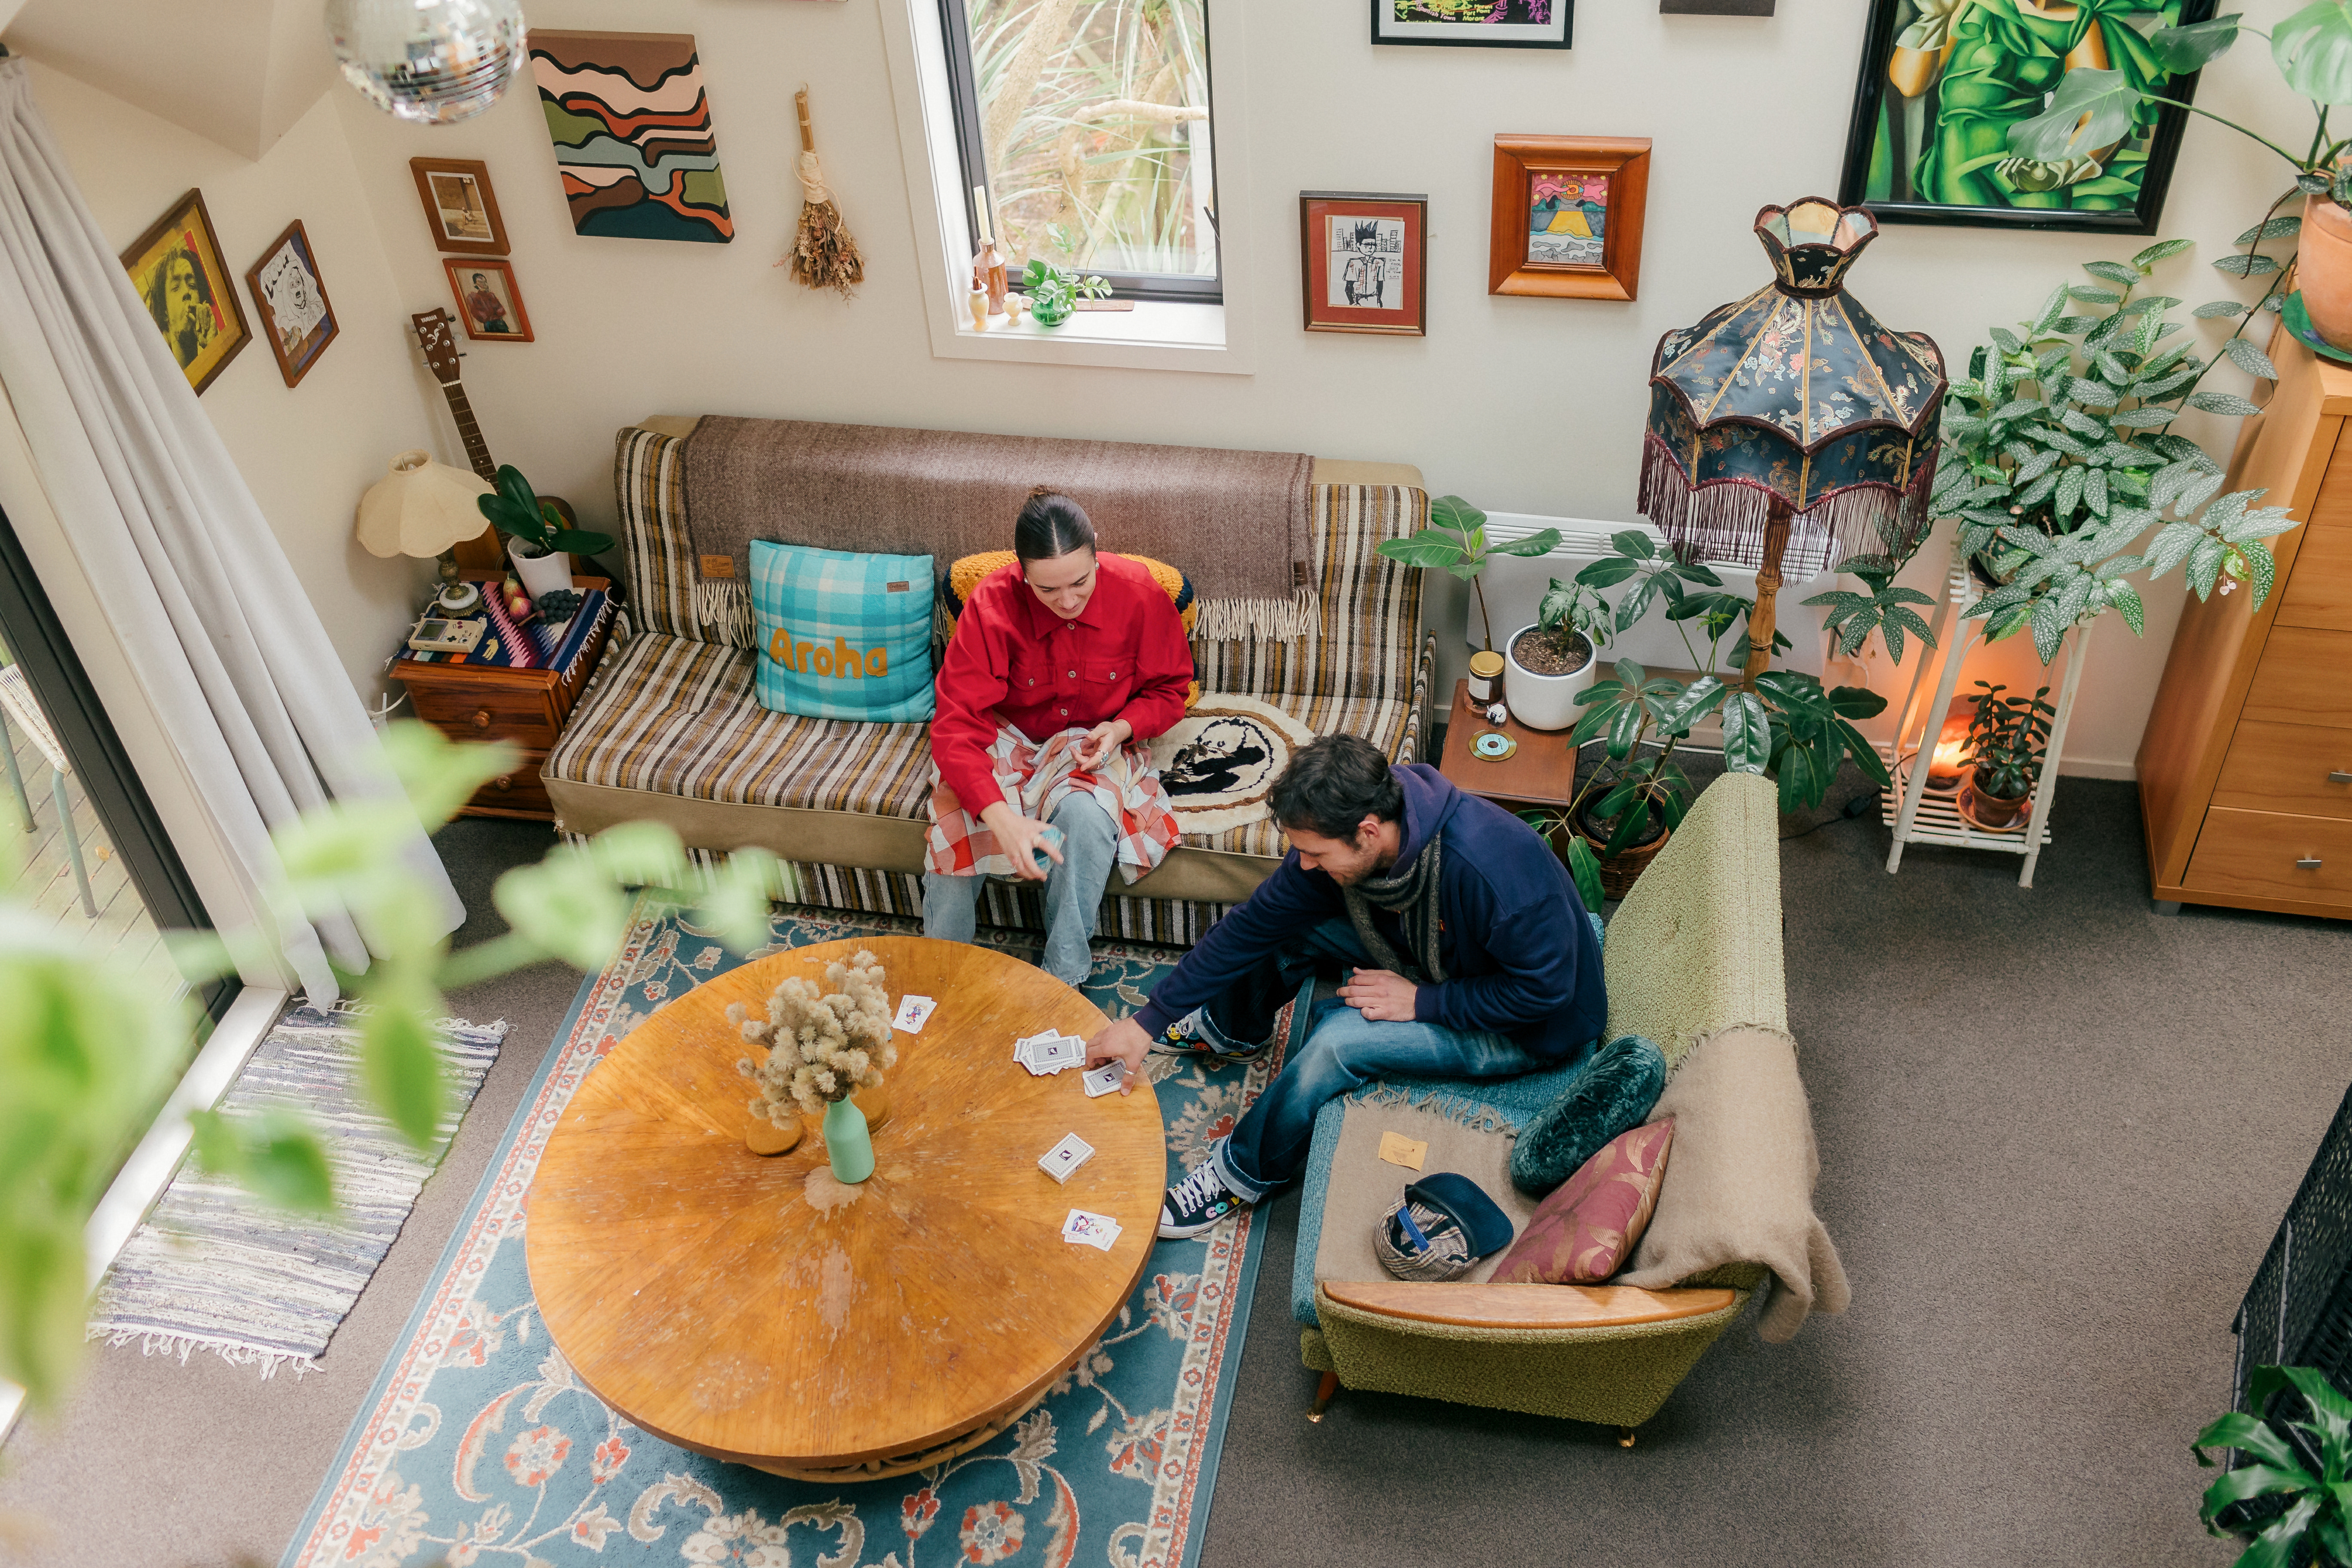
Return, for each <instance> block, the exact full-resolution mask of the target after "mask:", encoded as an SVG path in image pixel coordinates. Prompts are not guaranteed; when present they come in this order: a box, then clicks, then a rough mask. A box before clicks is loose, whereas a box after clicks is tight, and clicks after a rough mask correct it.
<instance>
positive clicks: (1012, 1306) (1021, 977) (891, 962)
mask: <svg viewBox="0 0 2352 1568" xmlns="http://www.w3.org/2000/svg"><path fill="white" fill-rule="evenodd" d="M859 948H866V949H868V950H870V951H871V952H873V953H874V955H875V956H876V957H877V958H878V959H880V960H881V962H882V965H883V972H884V975H885V984H887V986H888V988H889V992H890V999H891V1004H892V1005H893V1006H894V1007H895V1006H896V1005H897V1004H898V998H899V997H900V996H901V995H903V994H906V993H908V992H914V993H917V994H921V995H926V996H929V997H932V998H933V999H935V1000H936V1001H937V1002H938V1003H939V1010H938V1011H937V1012H936V1013H934V1014H932V1015H931V1016H930V1019H929V1022H928V1023H926V1024H925V1025H924V1026H923V1031H922V1033H921V1034H919V1035H908V1034H906V1033H904V1032H901V1033H900V1034H899V1036H898V1067H897V1068H895V1069H894V1070H893V1071H892V1072H891V1073H890V1075H889V1077H888V1079H887V1089H888V1090H889V1094H890V1110H889V1114H888V1117H887V1120H886V1121H884V1123H883V1125H882V1126H881V1127H880V1128H878V1129H877V1130H876V1131H875V1132H874V1135H873V1137H874V1174H873V1175H872V1176H871V1177H869V1178H868V1179H867V1180H866V1181H865V1182H864V1183H862V1184H858V1185H856V1186H854V1187H845V1186H842V1185H841V1184H838V1183H835V1182H834V1181H833V1179H832V1175H831V1172H830V1170H829V1169H828V1168H827V1167H826V1163H825V1157H824V1144H823V1142H822V1141H821V1140H820V1139H819V1137H818V1135H817V1134H816V1132H815V1131H814V1129H812V1130H811V1131H810V1132H809V1134H808V1135H807V1136H806V1137H805V1138H804V1139H803V1141H802V1143H801V1145H800V1147H799V1148H797V1149H794V1150H793V1151H792V1152H789V1153H785V1154H781V1155H776V1156H773V1157H768V1158H763V1157H761V1156H760V1155H757V1154H753V1153H752V1152H750V1150H748V1149H747V1148H746V1147H745V1146H744V1142H743V1137H744V1132H745V1130H746V1128H747V1126H748V1124H749V1122H750V1121H751V1114H750V1111H749V1110H748V1109H747V1108H746V1102H747V1101H748V1100H750V1099H751V1084H750V1082H749V1081H748V1080H747V1079H744V1078H742V1077H741V1076H740V1075H739V1074H738V1073H737V1072H736V1070H735V1064H736V1062H737V1061H739V1060H740V1059H742V1058H745V1057H747V1056H750V1055H752V1054H754V1047H751V1046H750V1045H749V1044H747V1043H746V1042H745V1041H744V1040H743V1039H742V1037H740V1035H739V1034H738V1033H737V1032H736V1030H735V1028H734V1026H732V1025H730V1024H729V1023H728V1022H727V1019H726V1016H725V1014H726V1008H727V1005H728V1004H729V1003H730V1002H740V1003H742V1004H744V1005H745V1006H746V1007H747V1008H749V1009H750V1010H751V1014H752V1016H755V1017H758V1016H764V1013H765V1008H766V1005H767V998H768V995H769V994H770V993H771V992H772V991H773V990H774V989H775V987H776V984H777V982H779V981H781V980H782V979H783V978H784V977H785V976H787V975H792V974H804V975H806V976H808V977H809V978H811V979H812V980H814V981H816V982H817V983H818V984H823V982H824V966H825V965H826V964H827V963H830V962H833V961H835V960H836V959H843V958H846V957H847V956H848V955H849V954H850V953H852V952H856V950H857V949H859ZM1107 1023H1108V1019H1106V1018H1105V1017H1104V1016H1103V1015H1102V1014H1101V1013H1100V1012H1099V1011H1097V1009H1096V1008H1095V1006H1094V1005H1093V1004H1091V1003H1089V1002H1087V1000H1086V999H1085V998H1084V997H1082V996H1080V995H1079V994H1077V993H1076V991H1073V990H1071V989H1070V988H1069V987H1068V986H1066V985H1064V984H1061V983H1060V982H1059V981H1057V980H1055V979H1054V978H1053V977H1051V976H1050V975H1048V974H1046V973H1045V972H1044V971H1042V970H1039V969H1034V968H1032V967H1031V966H1030V965H1028V964H1026V963H1022V962H1020V961H1019V960H1018V959H1014V958H1011V957H1008V956H1007V955H1005V954H1003V953H1001V952H994V951H992V950H991V949H988V948H984V947H972V946H968V945H966V944H963V943H961V942H934V941H930V940H929V939H927V938H923V937H874V938H868V939H865V940H861V941H855V942H824V943H820V944H818V945H815V946H813V947H803V948H798V949H795V950H793V952H785V953H777V954H775V955H773V956H771V957H767V958H762V959H758V960H755V961H753V962H752V963H746V964H744V965H742V966H741V967H740V968H738V969H735V970H733V971H731V972H730V973H726V974H722V975H720V976H719V977H718V978H717V979H715V980H712V981H709V983H707V984H702V985H698V986H697V987H696V988H695V989H694V990H692V991H690V992H688V994H685V995H684V996H681V997H679V998H678V999H677V1001H675V1002H672V1003H670V1004H668V1005H667V1006H664V1007H663V1008H661V1010H660V1011H658V1012H656V1013H655V1014H654V1015H653V1016H651V1017H650V1018H647V1019H646V1021H645V1023H644V1024H642V1025H640V1026H638V1027H637V1028H636V1029H635V1030H633V1031H632V1032H631V1033H630V1035H629V1036H628V1037H627V1038H626V1039H625V1040H623V1041H621V1043H620V1044H618V1045H617V1046H615V1047H613V1050H612V1052H611V1053H610V1054H609V1055H608V1056H607V1057H606V1058H604V1062H603V1063H602V1064H601V1065H599V1066H598V1067H597V1068H595V1069H594V1070H593V1072H591V1073H590V1074H589V1075H588V1078H587V1081H586V1082H584V1083H583V1085H582V1086H581V1088H580V1090H579V1092H578V1093H577V1094H575V1095H573V1096H572V1102H571V1104H570V1105H569V1106H567V1107H566V1108H565V1110H564V1112H563V1116H562V1121H560V1122H559V1123H558V1124H557V1126H556V1128H555V1130H554V1131H552V1132H551V1133H549V1134H548V1140H547V1152H546V1153H545V1154H544V1155H543V1156H542V1157H541V1161H540V1165H539V1174H538V1176H537V1178H536V1179H535V1180H534V1181H533V1183H532V1184H531V1190H530V1205H529V1211H528V1213H529V1218H528V1220H527V1221H526V1226H525V1230H526V1235H525V1251H526V1256H527V1258H528V1259H529V1263H530V1284H531V1290H532V1293H533V1294H534V1295H535V1296H536V1297H537V1298H538V1302H539V1310H540V1312H541V1315H542V1316H543V1317H544V1319H545V1320H546V1323H547V1329H548V1332H549V1334H550V1335H551V1336H552V1337H553V1339H554V1341H555V1343H556V1347H557V1348H558V1349H559V1350H561V1351H562V1352H563V1357H564V1359H565V1360H566V1361H567V1362H569V1363H571V1365H572V1371H573V1372H574V1373H576V1374H577V1375H578V1376H579V1378H580V1381H581V1382H582V1383H583V1384H585V1385H586V1386H587V1387H588V1389H589V1390H590V1391H591V1392H593V1394H595V1395H596V1396H597V1397H598V1398H599V1399H602V1400H603V1401H604V1403H605V1404H607V1405H611V1406H612V1407H613V1408H614V1410H616V1411H618V1412H620V1414H622V1415H625V1416H626V1417H627V1418H628V1419H629V1420H631V1421H633V1422H635V1424H636V1425H637V1426H642V1427H644V1428H645V1429H646V1431H648V1432H650V1433H652V1434H654V1435H655V1436H657V1437H660V1438H662V1439H663V1440H664V1441H666V1442H671V1443H675V1444H677V1446H678V1447H682V1448H690V1449H692V1450H694V1451H695V1452H696V1453H698V1454H708V1455H709V1456H710V1457H711V1458H717V1459H727V1460H731V1461H733V1462H735V1463H737V1464H743V1465H751V1466H754V1467H756V1468H760V1469H763V1470H770V1471H773V1472H774V1473H776V1474H778V1475H783V1476H793V1477H799V1478H803V1479H870V1478H877V1477H883V1476H894V1475H904V1474H907V1473H908V1472H911V1471H913V1470H917V1469H919V1468H923V1467H925V1466H927V1465H931V1464H936V1463H938V1462H940V1460H941V1459H943V1458H949V1457H950V1456H952V1455H954V1454H956V1453H960V1452H961V1451H962V1450H964V1449H965V1448H968V1447H973V1446H975V1445H977V1444H979V1443H982V1442H984V1441H986V1440H987V1439H988V1438H989V1437H991V1436H995V1435H996V1434H997V1433H998V1432H1001V1431H1003V1430H1004V1428H1005V1427H1007V1426H1010V1425H1011V1424H1012V1422H1013V1420H1014V1419H1015V1418H1017V1417H1018V1416H1019V1415H1021V1414H1022V1413H1023V1412H1024V1411H1026V1410H1027V1409H1028V1408H1029V1407H1030V1406H1031V1405H1034V1404H1035V1403H1036V1402H1037V1400H1038V1399H1039V1398H1041V1397H1042V1396H1043V1395H1044V1394H1045V1390H1046V1389H1047V1388H1048V1387H1049V1386H1051V1385H1052V1384H1053V1383H1054V1381H1055V1379H1056V1378H1058V1377H1060V1376H1061V1375H1062V1373H1065V1372H1066V1371H1068V1370H1069V1369H1070V1367H1071V1366H1073V1365H1075V1364H1076V1362H1077V1359H1078V1357H1079V1356H1080V1355H1082V1354H1083V1353H1085V1352H1086V1351H1087V1348H1088V1347H1089V1346H1091V1345H1092V1344H1093V1343H1094V1342H1095V1341H1096V1340H1097V1339H1098V1338H1099V1337H1100V1336H1101V1334H1102V1331H1103V1330H1104V1329H1105V1328H1106V1327H1108V1325H1109V1323H1110V1322H1111V1321H1112V1320H1113V1319H1114V1318H1116V1317H1117V1316H1118V1309H1119V1306H1120V1304H1121V1303H1122V1302H1124V1301H1125V1300H1127V1299H1128V1297H1129V1295H1130V1294H1131V1293H1132V1292H1133V1291H1134V1289H1135V1286H1136V1282H1137V1281H1138V1280H1139V1279H1140V1278H1141V1277H1142V1273H1143V1266H1144V1263H1145V1261H1146V1259H1147V1258H1149V1257H1150V1252H1151V1246H1152V1241H1153V1237H1154V1233H1155V1231H1156V1229H1157V1227H1158V1225H1159V1217H1160V1193H1161V1190H1162V1188H1163V1186H1164V1184H1165V1182H1166V1172H1167V1156H1166V1153H1165V1152H1164V1142H1163V1139H1162V1136H1161V1131H1160V1110H1159V1105H1158V1102H1157V1100H1155V1099H1154V1097H1153V1095H1152V1092H1151V1089H1150V1085H1149V1084H1148V1083H1146V1084H1141V1085H1139V1086H1138V1087H1137V1088H1136V1089H1135V1092H1134V1093H1133V1094H1131V1095H1119V1094H1107V1095H1103V1096H1101V1097H1100V1098H1098V1099H1094V1100H1089V1099H1087V1095H1086V1090H1085V1088H1084V1086H1083V1085H1081V1084H1080V1083H1079V1081H1078V1078H1079V1071H1078V1069H1076V1068H1072V1069H1069V1070H1067V1071H1065V1072H1062V1073H1058V1074H1056V1075H1055V1076H1053V1077H1050V1078H1034V1077H1032V1076H1031V1075H1030V1073H1029V1072H1028V1070H1027V1069H1026V1068H1023V1067H1022V1066H1021V1065H1020V1064H1018V1063H1017V1062H1015V1061H1014V1060H1013V1041H1014V1040H1015V1039H1016V1038H1018V1037H1021V1036H1024V1035H1032V1034H1036V1033H1039V1032H1041V1031H1043V1030H1045V1029H1049V1028H1055V1027H1058V1028H1060V1029H1061V1030H1062V1031H1063V1032H1064V1033H1065V1034H1071V1035H1077V1036H1079V1037H1091V1036H1092V1035H1093V1034H1094V1033H1095V1031H1096V1030H1097V1029H1100V1028H1102V1027H1103V1026H1105V1025H1106V1024H1107ZM1066 1132H1076V1134H1078V1136H1079V1137H1081V1138H1083V1139H1085V1140H1086V1141H1087V1142H1089V1143H1091V1144H1093V1145H1094V1147H1095V1153H1094V1157H1093V1158H1092V1159H1090V1160H1088V1161H1087V1163H1085V1164H1084V1165H1082V1166H1080V1167H1079V1169H1078V1170H1077V1171H1076V1173H1073V1174H1072V1175H1071V1177H1070V1178H1069V1180H1068V1182H1067V1183H1066V1184H1063V1183H1056V1182H1055V1180H1054V1179H1053V1178H1052V1177H1051V1176H1048V1175H1047V1174H1046V1173H1045V1172H1044V1171H1042V1170H1040V1169H1039V1168H1038V1165H1037V1157H1038V1156H1039V1155H1041V1154H1043V1153H1045V1151H1046V1150H1048V1149H1050V1148H1052V1147H1053V1146H1054V1144H1055V1143H1056V1142H1059V1141H1060V1140H1061V1138H1062V1135H1063V1134H1064V1133H1066ZM1073 1208H1083V1209H1090V1210H1092V1211H1094V1212H1095V1213H1097V1214H1107V1215H1110V1216H1111V1217H1113V1218H1114V1219H1116V1220H1118V1223H1119V1225H1120V1226H1121V1227H1122V1228H1121V1230H1120V1233H1119V1237H1118V1241H1117V1242H1116V1243H1114V1244H1113V1246H1112V1247H1111V1249H1110V1250H1109V1251H1108V1252H1107V1253H1106V1252H1103V1251H1099V1250H1097V1248H1095V1247H1086V1246H1079V1245H1076V1244H1073V1243H1070V1242H1066V1241H1064V1240H1063V1239H1062V1234H1061V1231H1062V1221H1063V1218H1064V1216H1065V1215H1067V1214H1068V1213H1069V1211H1070V1210H1071V1209H1073Z"/></svg>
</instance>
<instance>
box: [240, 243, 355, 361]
mask: <svg viewBox="0 0 2352 1568" xmlns="http://www.w3.org/2000/svg"><path fill="white" fill-rule="evenodd" d="M245 286H246V287H247V289H251V290H252V291H253V308H254V309H255V310H258V311H260V312H261V334H262V336H263V337H264V338H266V339H267V340H268V343H269V352H270V353H273V354H275V355H277V356H278V374H280V375H282V376H284V377H285V378H286V384H287V385H289V386H293V385H295V384H298V383H299V382H300V381H301V379H302V378H303V377H304V376H305V375H307V374H310V367H311V366H312V365H314V364H316V363H318V362H319V356H320V354H322V353H326V351H327V345H328V344H329V343H331V342H334V341H335V334H336V333H337V332H338V331H341V328H340V327H338V326H337V325H336V324H335V308H334V307H333V306H332V305H331V304H329V303H328V302H327V286H326V284H324V283H322V282H320V279H319V263H318V259H317V258H315V257H313V256H312V255H311V254H310V235H309V234H307V233H305V232H304V231H303V228H302V220H301V219H299V218H297V219H295V220H294V222H293V223H292V224H290V225H289V226H287V230H286V232H285V233H284V234H281V235H279V236H278V237H277V238H276V239H275V240H273V241H272V242H271V243H270V247H269V248H268V250H265V251H263V252H262V253H261V259H260V260H258V261H257V262H255V263H254V264H253V266H252V268H250V269H248V270H247V273H246V275H245Z"/></svg>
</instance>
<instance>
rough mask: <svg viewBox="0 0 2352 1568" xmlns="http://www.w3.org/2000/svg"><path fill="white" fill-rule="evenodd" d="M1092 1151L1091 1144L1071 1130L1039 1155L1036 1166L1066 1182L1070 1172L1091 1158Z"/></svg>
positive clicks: (1092, 1155)
mask: <svg viewBox="0 0 2352 1568" xmlns="http://www.w3.org/2000/svg"><path fill="white" fill-rule="evenodd" d="M1094 1153H1095V1146H1094V1145H1093V1144H1091V1143H1089V1142H1087V1141H1086V1140H1085V1139H1083V1138H1081V1137H1079V1136H1078V1135H1077V1134H1076V1133H1075V1132H1071V1133H1067V1134H1066V1135H1064V1137H1063V1139H1062V1141H1061V1142H1059V1143H1056V1144H1055V1145H1054V1146H1053V1147H1052V1148H1051V1149H1048V1150H1046V1151H1045V1153H1043V1154H1041V1155H1039V1156H1038V1158H1037V1166H1038V1169H1040V1170H1042V1171H1044V1172H1045V1173H1046V1174H1047V1175H1049V1176H1051V1177H1053V1178H1054V1180H1055V1181H1057V1182H1066V1181H1068V1180H1069V1179H1070V1173H1071V1172H1073V1171H1075V1170H1076V1169H1077V1168H1078V1167H1079V1166H1080V1165H1083V1164H1085V1163H1087V1161H1088V1160H1091V1159H1093V1158H1094Z"/></svg>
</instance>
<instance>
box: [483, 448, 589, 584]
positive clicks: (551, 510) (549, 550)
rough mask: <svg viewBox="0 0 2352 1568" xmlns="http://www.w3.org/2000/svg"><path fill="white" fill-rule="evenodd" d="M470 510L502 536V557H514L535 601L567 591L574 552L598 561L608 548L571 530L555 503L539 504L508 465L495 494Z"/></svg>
mask: <svg viewBox="0 0 2352 1568" xmlns="http://www.w3.org/2000/svg"><path fill="white" fill-rule="evenodd" d="M474 504H475V505H476V506H478V507H479V508H481V509H482V515H483V516H484V517H486V518H488V519H489V521H490V525H491V526H492V527H494V528H496V529H497V530H498V531H499V532H500V533H503V534H505V535H506V536H507V553H508V554H509V556H511V557H513V559H514V565H515V572H516V574H518V575H520V577H521V578H522V583H523V586H524V587H526V588H528V589H530V595H531V597H532V598H534V599H536V598H538V597H539V595H541V594H546V593H553V592H556V591H557V590H560V589H563V590H568V589H569V588H570V587H571V586H572V555H573V554H574V553H575V552H576V553H578V554H582V555H601V554H603V553H604V552H605V551H607V550H610V549H612V548H613V539H612V536H611V535H610V534H605V533H591V532H589V531H587V530H585V529H579V528H573V527H572V525H571V524H570V523H569V522H567V521H565V520H564V517H563V514H562V512H560V511H558V510H556V503H555V502H553V501H551V500H541V499H540V498H539V496H538V494H537V493H536V492H535V491H533V490H532V489H531V488H530V480H529V479H524V478H523V477H522V470H521V469H520V468H516V467H515V466H514V465H513V464H511V463H509V464H506V465H504V466H502V467H501V468H499V483H498V489H495V490H493V491H492V492H491V493H490V494H488V495H486V496H478V497H476V498H475V500H474Z"/></svg>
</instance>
